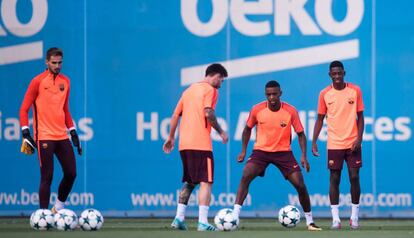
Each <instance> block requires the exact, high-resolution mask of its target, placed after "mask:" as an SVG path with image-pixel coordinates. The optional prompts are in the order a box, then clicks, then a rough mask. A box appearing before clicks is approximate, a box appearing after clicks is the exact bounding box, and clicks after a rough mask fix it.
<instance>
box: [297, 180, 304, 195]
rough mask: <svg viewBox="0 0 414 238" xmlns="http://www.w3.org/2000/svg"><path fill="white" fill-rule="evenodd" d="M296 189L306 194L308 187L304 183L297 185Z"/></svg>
mask: <svg viewBox="0 0 414 238" xmlns="http://www.w3.org/2000/svg"><path fill="white" fill-rule="evenodd" d="M295 188H296V191H298V192H299V193H302V192H306V185H305V183H303V182H302V183H298V184H296V185H295Z"/></svg>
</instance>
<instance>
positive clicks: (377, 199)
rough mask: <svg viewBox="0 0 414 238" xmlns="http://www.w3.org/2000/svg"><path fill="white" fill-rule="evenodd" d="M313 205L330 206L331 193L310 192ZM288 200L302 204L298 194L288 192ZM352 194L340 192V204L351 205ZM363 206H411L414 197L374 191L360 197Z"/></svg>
mask: <svg viewBox="0 0 414 238" xmlns="http://www.w3.org/2000/svg"><path fill="white" fill-rule="evenodd" d="M309 198H310V202H311V206H312V207H328V206H330V205H331V203H330V200H329V195H326V194H320V193H315V194H309ZM288 201H289V204H291V205H296V206H300V202H299V197H298V195H297V194H288ZM351 203H352V201H351V194H349V193H348V194H340V195H339V205H340V206H351ZM359 205H360V206H361V207H372V206H380V207H411V206H412V197H411V194H409V193H379V194H378V195H377V196H374V194H372V193H365V194H361V197H360V199H359Z"/></svg>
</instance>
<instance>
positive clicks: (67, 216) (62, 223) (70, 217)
mask: <svg viewBox="0 0 414 238" xmlns="http://www.w3.org/2000/svg"><path fill="white" fill-rule="evenodd" d="M54 220H55V226H56V228H57V229H58V230H61V231H70V230H73V229H75V228H76V226H77V225H78V216H76V214H75V213H74V212H73V211H72V210H69V209H62V210H59V211H58V212H57V213H56V214H55V217H54Z"/></svg>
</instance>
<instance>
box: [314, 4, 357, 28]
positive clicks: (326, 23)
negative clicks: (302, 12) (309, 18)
mask: <svg viewBox="0 0 414 238" xmlns="http://www.w3.org/2000/svg"><path fill="white" fill-rule="evenodd" d="M332 2H333V0H318V1H316V2H315V15H316V19H317V21H318V23H319V26H320V27H321V28H322V29H323V30H324V31H325V32H326V33H328V34H331V35H334V36H343V35H348V34H350V33H352V32H353V31H355V29H357V28H358V27H359V25H360V24H361V21H362V18H363V16H364V1H363V0H347V11H346V13H347V14H346V16H345V18H344V19H343V20H342V21H341V22H338V21H336V20H335V18H334V16H333V15H332Z"/></svg>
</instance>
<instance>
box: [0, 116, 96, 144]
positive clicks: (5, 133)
mask: <svg viewBox="0 0 414 238" xmlns="http://www.w3.org/2000/svg"><path fill="white" fill-rule="evenodd" d="M74 123H75V124H77V128H78V129H77V130H78V134H79V139H80V140H82V141H90V140H92V139H93V134H94V132H93V128H92V123H93V120H92V118H90V117H81V118H80V119H79V120H78V123H76V121H74ZM32 125H33V118H29V126H32ZM32 133H33V131H32ZM2 139H4V140H6V141H13V140H20V121H19V119H18V118H16V117H7V118H3V114H2V111H0V140H2Z"/></svg>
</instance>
